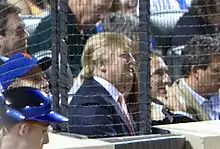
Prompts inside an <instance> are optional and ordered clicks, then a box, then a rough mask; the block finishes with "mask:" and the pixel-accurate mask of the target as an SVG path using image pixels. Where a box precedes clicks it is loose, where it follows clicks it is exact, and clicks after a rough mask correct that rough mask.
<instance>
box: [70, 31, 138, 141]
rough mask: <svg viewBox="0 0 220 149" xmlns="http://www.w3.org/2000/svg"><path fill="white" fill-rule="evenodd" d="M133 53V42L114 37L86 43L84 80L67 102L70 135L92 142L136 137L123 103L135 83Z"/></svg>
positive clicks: (101, 35) (107, 35)
mask: <svg viewBox="0 0 220 149" xmlns="http://www.w3.org/2000/svg"><path fill="white" fill-rule="evenodd" d="M132 51H133V44H132V41H131V40H130V39H129V38H127V37H126V36H123V35H120V34H117V33H110V32H106V33H99V34H96V35H94V36H93V37H91V38H89V39H88V41H87V43H86V45H85V49H84V52H83V55H82V59H81V61H82V66H83V69H82V70H83V72H82V74H83V77H84V78H85V79H84V81H83V84H82V85H81V86H80V88H79V90H78V91H77V92H76V94H75V95H74V96H73V99H72V101H71V102H70V109H69V114H70V117H69V118H70V121H69V131H70V132H73V133H77V134H82V135H87V136H89V137H92V138H97V137H110V136H129V135H135V132H134V126H133V124H132V118H131V117H130V116H129V111H128V109H127V105H126V103H125V100H124V99H125V98H126V97H127V96H128V94H129V92H130V90H131V88H132V84H133V79H134V63H135V60H134V57H133V56H132Z"/></svg>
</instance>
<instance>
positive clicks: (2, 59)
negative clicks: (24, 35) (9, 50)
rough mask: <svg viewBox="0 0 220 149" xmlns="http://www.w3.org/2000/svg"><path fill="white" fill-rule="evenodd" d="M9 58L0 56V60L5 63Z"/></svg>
mask: <svg viewBox="0 0 220 149" xmlns="http://www.w3.org/2000/svg"><path fill="white" fill-rule="evenodd" d="M8 59H9V58H8V57H5V56H0V61H1V62H3V63H5V62H6V61H7V60H8Z"/></svg>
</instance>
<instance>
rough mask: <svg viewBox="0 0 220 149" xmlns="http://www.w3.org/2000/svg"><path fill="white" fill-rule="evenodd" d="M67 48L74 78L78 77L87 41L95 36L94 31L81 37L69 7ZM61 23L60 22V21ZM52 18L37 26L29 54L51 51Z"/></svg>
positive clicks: (30, 39) (30, 40) (30, 42)
mask: <svg viewBox="0 0 220 149" xmlns="http://www.w3.org/2000/svg"><path fill="white" fill-rule="evenodd" d="M67 14H68V16H67V36H68V38H67V41H66V42H67V46H68V62H69V64H70V68H71V70H72V73H73V76H74V77H75V76H77V75H78V73H79V72H80V70H81V55H82V52H83V48H84V45H85V42H86V40H87V39H88V38H89V37H90V36H91V34H93V30H88V33H85V34H84V35H80V33H79V31H78V30H77V29H76V18H75V16H74V15H73V13H72V11H71V10H70V8H69V7H68V10H67ZM58 22H59V21H58ZM51 27H52V18H51V14H50V15H48V16H46V17H45V18H43V19H42V20H41V22H40V23H39V25H38V26H37V28H36V30H35V32H34V34H33V36H31V37H30V38H29V39H28V45H29V48H28V50H27V51H28V53H29V54H34V53H36V52H38V51H44V50H48V49H50V50H51V47H52V39H51V35H52V30H51Z"/></svg>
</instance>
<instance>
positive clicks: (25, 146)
mask: <svg viewBox="0 0 220 149" xmlns="http://www.w3.org/2000/svg"><path fill="white" fill-rule="evenodd" d="M48 126H49V123H46V122H37V121H26V122H22V123H18V124H15V125H13V126H12V127H11V128H10V129H9V130H8V132H7V133H6V134H5V136H4V137H3V139H2V145H1V148H2V149H9V148H18V149H21V148H22V149H42V147H43V145H44V144H47V143H48V142H49V139H48Z"/></svg>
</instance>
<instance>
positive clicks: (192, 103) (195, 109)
mask: <svg viewBox="0 0 220 149" xmlns="http://www.w3.org/2000/svg"><path fill="white" fill-rule="evenodd" d="M177 86H178V90H179V91H180V96H181V97H182V98H183V99H185V104H186V110H187V112H188V113H190V114H194V115H193V116H195V118H196V119H197V120H202V121H204V120H210V118H209V115H208V113H207V112H206V111H205V110H204V109H203V108H202V107H201V105H200V104H199V103H198V102H197V100H196V99H195V98H194V97H193V95H192V94H191V93H190V91H189V90H188V89H187V88H186V87H185V85H184V84H183V80H182V79H180V80H178V83H177Z"/></svg>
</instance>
